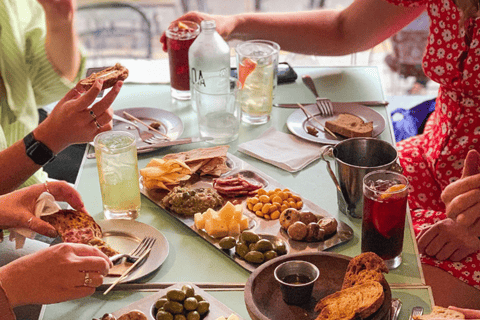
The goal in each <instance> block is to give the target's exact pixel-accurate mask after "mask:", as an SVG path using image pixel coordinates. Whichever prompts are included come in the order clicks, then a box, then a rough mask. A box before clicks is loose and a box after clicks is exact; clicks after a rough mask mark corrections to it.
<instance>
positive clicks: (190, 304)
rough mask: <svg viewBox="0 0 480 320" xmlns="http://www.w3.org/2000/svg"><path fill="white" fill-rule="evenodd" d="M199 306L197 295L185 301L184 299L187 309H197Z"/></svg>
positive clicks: (184, 305)
mask: <svg viewBox="0 0 480 320" xmlns="http://www.w3.org/2000/svg"><path fill="white" fill-rule="evenodd" d="M197 306H198V301H197V299H195V297H189V298H187V299H185V301H183V307H184V308H185V310H187V311H192V310H195V309H197Z"/></svg>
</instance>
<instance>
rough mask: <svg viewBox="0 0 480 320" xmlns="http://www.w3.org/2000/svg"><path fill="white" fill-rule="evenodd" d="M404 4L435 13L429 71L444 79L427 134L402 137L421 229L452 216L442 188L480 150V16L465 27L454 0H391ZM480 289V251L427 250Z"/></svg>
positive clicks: (401, 147)
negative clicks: (454, 257)
mask: <svg viewBox="0 0 480 320" xmlns="http://www.w3.org/2000/svg"><path fill="white" fill-rule="evenodd" d="M387 1H389V2H391V3H394V4H397V5H401V6H418V5H420V6H426V8H427V11H428V14H429V16H430V19H431V24H430V35H429V39H428V43H427V48H426V52H425V54H424V57H423V69H424V71H425V74H426V75H427V76H428V77H429V78H430V79H432V80H433V81H436V82H438V83H440V90H439V94H438V97H437V101H436V109H435V111H434V112H433V114H432V116H431V117H430V118H429V120H428V122H427V125H426V126H425V131H424V133H423V134H422V135H418V136H414V137H411V138H409V139H406V140H403V141H400V142H399V143H397V147H398V151H399V155H400V162H401V165H402V167H403V168H404V174H405V175H406V176H407V177H408V179H409V180H410V183H411V185H410V196H409V206H410V209H411V215H412V220H413V224H414V229H415V233H416V234H418V233H419V232H420V230H422V229H423V228H426V227H429V226H431V225H432V224H434V223H436V222H438V221H440V220H443V219H445V218H446V215H445V212H444V211H445V206H444V204H443V202H442V201H441V200H440V195H441V192H442V190H443V189H444V188H445V187H446V186H447V185H448V184H450V183H452V182H454V181H456V180H457V179H459V178H460V177H461V175H462V169H463V164H464V159H465V157H466V155H467V153H468V151H469V150H470V149H476V150H479V151H480V143H479V139H480V20H479V19H478V18H477V19H470V20H468V21H466V22H465V25H464V26H462V27H460V25H459V20H460V11H459V9H458V8H457V7H456V5H455V4H454V2H453V1H452V0H423V1H414V0H387ZM421 260H422V262H423V263H427V264H430V265H433V266H437V267H439V268H442V269H443V270H445V271H447V272H449V273H450V274H452V275H454V276H455V277H457V278H459V279H460V280H462V281H464V282H466V283H468V284H470V285H471V286H474V287H475V288H477V289H480V252H476V253H474V254H471V255H470V256H468V257H467V258H465V259H463V260H462V261H460V262H452V261H438V260H436V259H433V258H431V257H428V256H423V255H422V256H421Z"/></svg>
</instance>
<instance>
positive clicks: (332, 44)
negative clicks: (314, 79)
mask: <svg viewBox="0 0 480 320" xmlns="http://www.w3.org/2000/svg"><path fill="white" fill-rule="evenodd" d="M424 10H425V7H424V6H421V7H414V8H407V7H400V6H395V5H393V4H389V3H387V2H386V1H384V0H356V1H354V2H353V3H352V4H351V5H350V6H348V7H347V8H345V9H343V10H341V11H335V10H318V11H304V12H288V13H244V14H238V15H232V16H215V15H207V14H204V13H199V12H189V13H187V14H185V15H184V16H182V17H180V18H179V19H177V20H192V21H196V22H200V21H202V20H205V19H213V20H215V21H216V25H217V31H218V32H219V33H220V35H222V37H224V38H225V39H226V40H231V39H241V40H250V39H266V40H271V41H275V42H277V43H278V44H279V45H280V48H282V50H286V51H290V52H297V53H303V54H315V55H329V56H337V55H345V54H349V53H353V52H358V51H363V50H366V49H369V48H371V47H373V46H375V45H376V44H378V43H380V42H381V41H383V40H385V39H387V38H388V37H390V36H391V35H393V34H394V33H396V32H397V31H398V30H400V29H401V28H402V27H404V26H405V25H407V24H408V23H409V22H411V21H412V20H414V19H415V18H416V17H417V16H418V15H419V14H420V13H421V12H422V11H424ZM165 40H166V38H165V34H163V35H162V37H161V40H160V41H161V42H162V43H163V44H164V50H166V47H165V42H166V41H165Z"/></svg>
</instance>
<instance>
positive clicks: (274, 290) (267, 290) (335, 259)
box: [245, 252, 392, 320]
mask: <svg viewBox="0 0 480 320" xmlns="http://www.w3.org/2000/svg"><path fill="white" fill-rule="evenodd" d="M350 259H351V258H350V257H347V256H344V255H340V254H336V253H329V252H314V253H297V254H289V255H286V256H281V257H278V258H275V259H273V260H270V261H268V262H266V263H264V264H262V265H261V266H260V267H258V268H257V269H256V270H255V271H254V272H253V273H252V274H251V275H250V277H249V278H248V280H247V283H246V285H245V304H246V305H247V311H248V313H249V314H250V317H252V319H253V320H270V319H283V320H289V319H295V320H303V319H304V320H313V319H316V318H317V316H318V312H315V311H314V308H315V305H316V304H317V302H318V301H319V300H320V299H322V298H323V297H325V296H327V295H329V294H332V293H334V292H336V291H338V290H340V289H341V287H342V283H343V278H344V276H345V272H346V270H347V266H348V263H349V261H350ZM289 260H303V261H308V262H311V263H313V264H314V265H316V266H317V268H318V269H319V270H320V277H319V278H318V280H317V281H316V282H315V286H314V288H313V293H312V297H311V298H310V301H309V302H308V303H305V304H304V305H302V306H294V305H287V304H286V303H285V302H284V301H283V299H282V293H281V291H280V287H279V285H278V283H277V282H276V281H275V277H274V275H273V271H274V270H275V268H276V267H277V266H278V265H279V264H281V263H282V262H285V261H289ZM384 292H385V301H384V302H383V304H382V306H381V307H380V309H378V311H377V312H376V313H374V314H373V315H371V316H370V317H369V318H368V320H380V319H390V311H391V304H392V292H391V291H390V286H388V284H387V285H386V286H384Z"/></svg>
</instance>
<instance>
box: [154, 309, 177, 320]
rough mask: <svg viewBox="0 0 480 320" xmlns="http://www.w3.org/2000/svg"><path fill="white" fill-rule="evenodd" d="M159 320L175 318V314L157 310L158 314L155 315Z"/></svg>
mask: <svg viewBox="0 0 480 320" xmlns="http://www.w3.org/2000/svg"><path fill="white" fill-rule="evenodd" d="M155 319H157V320H173V315H172V314H171V313H168V312H166V311H159V312H157V316H156V317H155Z"/></svg>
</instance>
